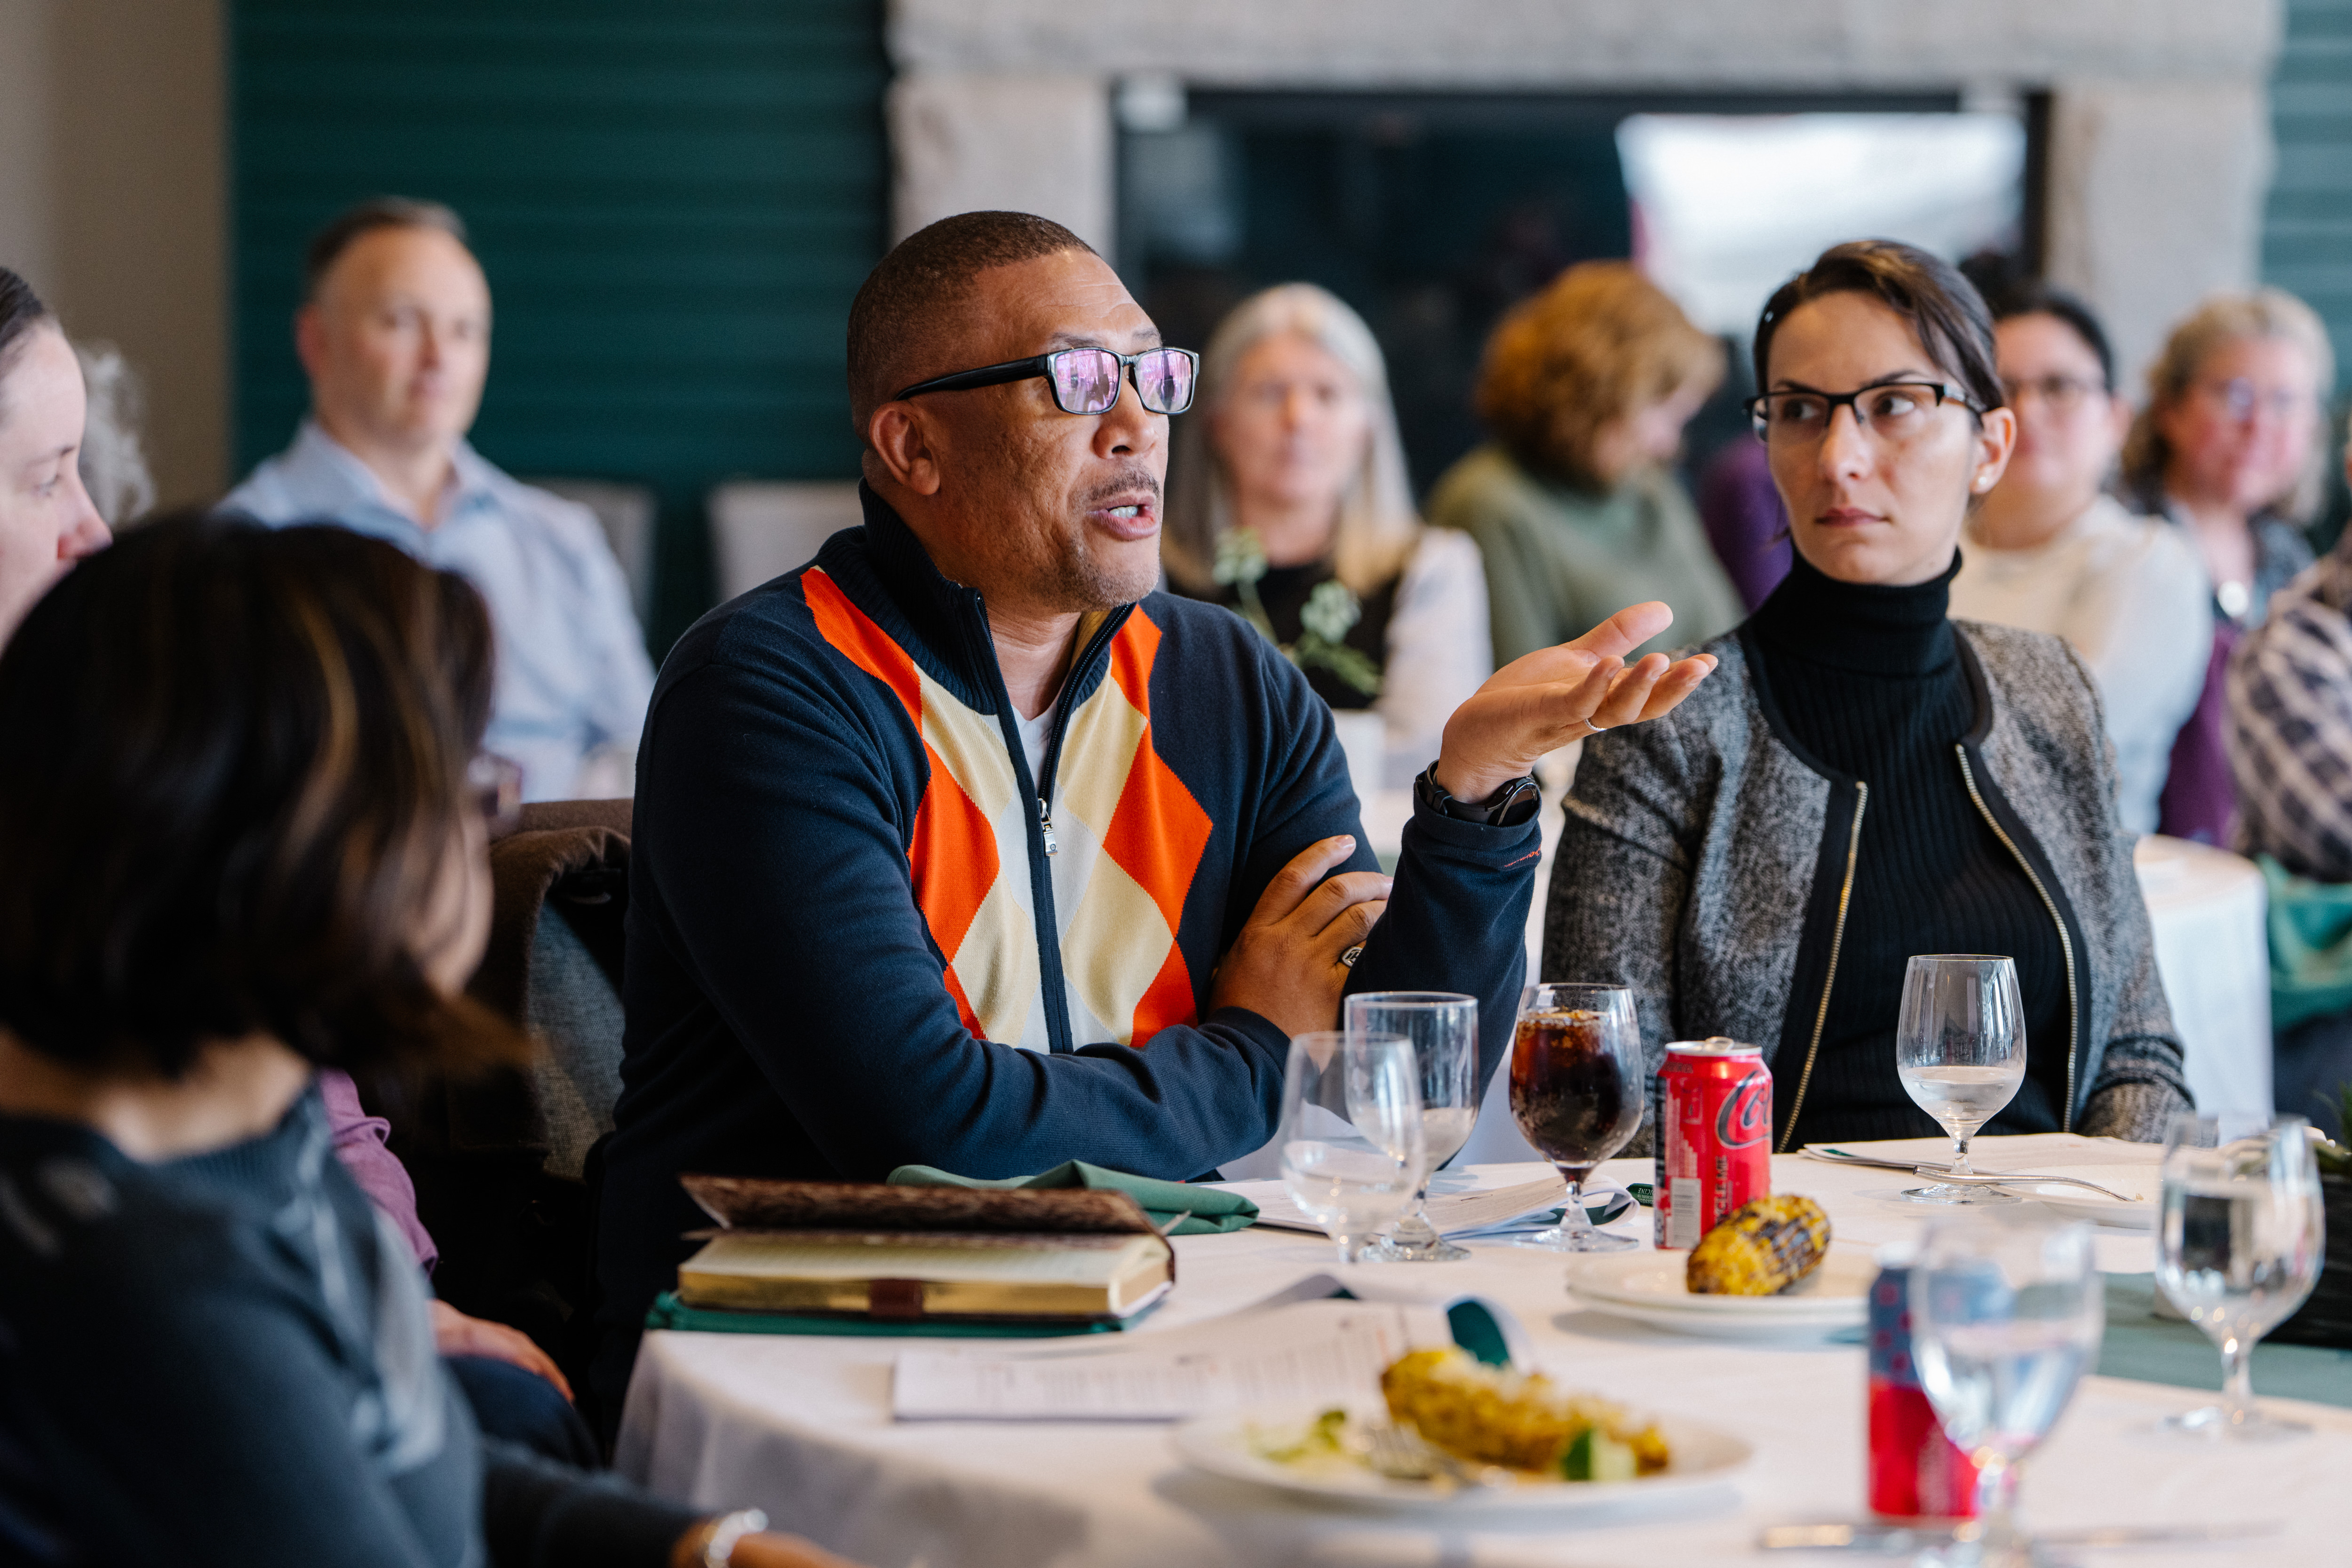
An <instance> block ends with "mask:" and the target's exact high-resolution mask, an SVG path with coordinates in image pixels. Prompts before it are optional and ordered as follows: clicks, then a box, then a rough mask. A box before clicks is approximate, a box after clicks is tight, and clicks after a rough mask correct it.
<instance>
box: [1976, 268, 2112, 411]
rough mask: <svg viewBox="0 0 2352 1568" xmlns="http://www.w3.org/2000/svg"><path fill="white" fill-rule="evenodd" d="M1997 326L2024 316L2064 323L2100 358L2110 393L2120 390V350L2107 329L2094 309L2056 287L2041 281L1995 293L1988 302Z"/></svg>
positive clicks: (2101, 372)
mask: <svg viewBox="0 0 2352 1568" xmlns="http://www.w3.org/2000/svg"><path fill="white" fill-rule="evenodd" d="M1987 303H1988V304H1989V305H1990V309H1991V310H1992V319H1993V321H1994V322H1995V324H1998V323H2000V322H2002V321H2014V320H2016V319H2017V318H2018V317H2020V316H2048V317H2050V318H2052V319H2053V320H2054V321H2063V322H2064V323H2065V324H2066V325H2067V327H2069V328H2070V329H2072V330H2073V331H2074V335H2075V336H2076V337H2078V338H2080V339H2082V340H2083V345H2084V347H2085V348H2087V349H2089V350H2090V351H2091V352H2092V353H2095V354H2096V355H2098V356H2099V382H2100V385H2101V387H2102V388H2103V389H2104V390H2105V391H2108V392H2113V391H2114V390H2115V389H2116V351H2115V349H2114V348H2113V347H2112V346H2110V345H2109V343H2108V342H2107V330H2106V329H2105V327H2103V326H2101V325H2099V318H2098V317H2097V316H2095V315H2094V314H2093V313H2092V311H2091V307H2090V306H2088V305H2086V304H2084V303H2083V301H2082V300H2080V299H2078V298H2076V297H2075V296H2074V295H2073V294H2070V293H2068V292H2067V291H2066V290H2065V289H2061V288H2059V287H2057V286H2056V285H2055V284H2051V283H2043V282H2041V281H2039V280H2036V281H2033V282H2027V283H2016V284H2012V285H2011V286H2010V287H2009V288H2007V289H2002V290H2000V292H1999V293H1997V294H1994V295H1993V296H1991V298H1990V300H1988V301H1987Z"/></svg>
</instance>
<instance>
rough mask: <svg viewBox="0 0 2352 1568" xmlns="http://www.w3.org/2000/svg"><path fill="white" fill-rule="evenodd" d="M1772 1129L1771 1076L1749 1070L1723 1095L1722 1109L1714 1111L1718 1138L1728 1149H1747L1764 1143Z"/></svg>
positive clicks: (1716, 1137)
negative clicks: (1749, 1146) (1751, 1144)
mask: <svg viewBox="0 0 2352 1568" xmlns="http://www.w3.org/2000/svg"><path fill="white" fill-rule="evenodd" d="M1771 1132H1772V1079H1771V1076H1770V1075H1769V1074H1768V1073H1761V1072H1752V1073H1749V1074H1748V1076H1747V1077H1746V1078H1743V1079H1740V1080H1739V1081H1738V1083H1737V1084H1734V1085H1733V1086H1732V1089H1731V1092H1730V1093H1729V1094H1727V1095H1725V1096H1724V1097H1723V1109H1722V1110H1718V1111H1717V1112H1716V1113H1715V1141H1716V1142H1717V1144H1718V1145H1720V1146H1721V1147H1723V1148H1726V1149H1744V1148H1746V1147H1747V1146H1748V1144H1750V1143H1760V1142H1763V1141H1764V1140H1765V1139H1766V1138H1768V1137H1769V1136H1770V1135H1771Z"/></svg>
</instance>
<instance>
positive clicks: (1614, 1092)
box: [1511, 984, 1649, 1252]
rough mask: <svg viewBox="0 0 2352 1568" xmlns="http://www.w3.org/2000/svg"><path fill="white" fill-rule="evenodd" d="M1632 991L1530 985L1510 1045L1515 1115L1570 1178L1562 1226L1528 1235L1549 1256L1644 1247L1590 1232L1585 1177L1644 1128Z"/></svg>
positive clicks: (1522, 1242)
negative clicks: (1585, 1195)
mask: <svg viewBox="0 0 2352 1568" xmlns="http://www.w3.org/2000/svg"><path fill="white" fill-rule="evenodd" d="M1648 1076H1649V1075H1648V1071H1647V1068H1646V1067H1645V1065H1644V1063H1643V1058H1642V1031H1641V1028H1640V1026H1638V1025H1637V1024H1635V1022H1634V1021H1633V992H1632V990H1630V989H1629V988H1627V987H1625V986H1622V985H1562V984H1542V985H1530V986H1528V989H1527V993H1526V994H1525V995H1523V996H1521V997H1520V999H1519V1022H1518V1030H1517V1035H1516V1037H1514V1038H1513V1040H1512V1042H1511V1117H1512V1120H1514V1121H1517V1123H1518V1124H1519V1131H1521V1132H1523V1133H1525V1134H1526V1135H1527V1140H1528V1142H1530V1143H1532V1144H1534V1145H1535V1146H1536V1152H1538V1153H1539V1154H1541V1155H1542V1156H1543V1157H1544V1158H1545V1159H1547V1160H1549V1161H1550V1162H1551V1163H1553V1164H1555V1165H1558V1166H1559V1173H1560V1174H1561V1175H1563V1176H1565V1177H1567V1178H1568V1207H1567V1208H1566V1209H1565V1210H1564V1211H1562V1213H1561V1215H1560V1222H1559V1224H1558V1225H1556V1226H1552V1227H1551V1228H1550V1229H1549V1230H1539V1231H1538V1232H1536V1233H1535V1234H1534V1235H1533V1236H1528V1237H1521V1238H1520V1239H1519V1242H1518V1245H1519V1246H1521V1247H1544V1248H1546V1249H1548V1250H1549V1251H1553V1252H1622V1251H1626V1250H1628V1249H1630V1248H1632V1247H1638V1246H1640V1245H1641V1243H1639V1242H1637V1241H1635V1240H1634V1239H1633V1237H1625V1236H1611V1235H1608V1234H1607V1233H1605V1232H1603V1231H1601V1230H1599V1229H1597V1228H1595V1227H1594V1226H1593V1224H1592V1220H1591V1216H1590V1215H1587V1214H1586V1213H1585V1212H1584V1178H1585V1177H1587V1176H1589V1175H1591V1173H1592V1170H1593V1167H1594V1166H1596V1165H1598V1164H1600V1163H1601V1161H1603V1160H1606V1159H1608V1158H1609V1157H1610V1156H1611V1155H1612V1154H1614V1153H1615V1152H1617V1151H1618V1150H1620V1149H1622V1148H1623V1147H1624V1146H1625V1144H1626V1142H1628V1141H1629V1140H1630V1139H1632V1137H1633V1134H1634V1133H1636V1132H1638V1131H1641V1128H1642V1104H1643V1100H1645V1099H1646V1098H1647V1097H1648V1093H1647V1091H1648Z"/></svg>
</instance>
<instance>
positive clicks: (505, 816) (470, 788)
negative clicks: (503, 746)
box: [466, 752, 522, 838]
mask: <svg viewBox="0 0 2352 1568" xmlns="http://www.w3.org/2000/svg"><path fill="white" fill-rule="evenodd" d="M466 792H467V794H468V795H471V796H473V800H474V809H475V810H477V811H478V812H480V813H481V814H482V821H483V822H484V824H486V825H487V826H488V828H489V830H490V837H493V838H497V837H501V836H503V835H505V834H508V833H511V832H513V831H514V829H515V825H516V824H518V823H520V821H521V820H522V768H521V765H520V764H519V763H515V762H514V761H512V760H511V759H509V758H507V757H502V756H499V754H498V753H497V752H475V753H474V760H473V761H472V762H470V763H467V764H466Z"/></svg>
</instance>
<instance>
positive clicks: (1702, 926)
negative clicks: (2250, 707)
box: [1543, 240, 2188, 1148]
mask: <svg viewBox="0 0 2352 1568" xmlns="http://www.w3.org/2000/svg"><path fill="white" fill-rule="evenodd" d="M1755 353H1756V368H1757V384H1759V386H1762V387H1763V388H1765V392H1764V394H1763V395H1761V396H1760V397H1759V398H1758V399H1756V400H1755V402H1754V404H1753V405H1751V407H1752V410H1753V412H1754V413H1755V416H1756V420H1757V425H1758V426H1759V433H1760V434H1761V435H1762V436H1763V437H1764V440H1765V446H1766V450H1767V453H1768V455H1769V459H1770V464H1771V469H1772V479H1773V482H1774V484H1775V485H1776V486H1777V487H1778V488H1779V489H1780V496H1781V500H1783V502H1785V503H1786V505H1787V507H1788V511H1789V517H1790V527H1791V531H1792V535H1793V542H1794V543H1795V546H1796V558H1795V561H1794V563H1793V565H1792V567H1791V570H1790V574H1789V576H1788V577H1787V578H1786V579H1785V580H1784V581H1783V582H1782V583H1781V584H1780V587H1779V588H1777V589H1775V590H1774V592H1773V594H1772V596H1771V597H1770V598H1769V599H1768V600H1766V601H1765V603H1764V605H1762V607H1761V608H1759V610H1758V611H1757V612H1756V614H1755V615H1754V616H1752V617H1750V618H1749V620H1748V623H1747V624H1746V625H1745V626H1742V627H1740V628H1739V630H1738V631H1737V632H1735V633H1733V634H1731V635H1730V636H1727V637H1722V638H1720V639H1718V640H1717V641H1716V642H1713V643H1710V644H1708V645H1707V647H1706V652H1709V653H1712V654H1715V655H1717V657H1718V658H1720V659H1721V661H1722V663H1721V667H1720V668H1719V669H1718V670H1717V676H1716V678H1715V679H1712V680H1710V681H1709V682H1707V684H1706V686H1705V687H1704V688H1702V689H1700V690H1699V691H1698V692H1697V693H1696V694H1695V695H1694V696H1693V697H1692V698H1691V699H1690V700H1688V701H1686V702H1685V704H1684V705H1683V707H1682V708H1681V709H1680V710H1677V711H1675V713H1674V714H1672V715H1670V716H1669V717H1668V718H1666V719H1665V720H1664V721H1660V722H1658V723H1655V724H1652V725H1649V726H1646V727H1644V728H1643V729H1640V730H1629V731H1625V732H1624V733H1622V734H1613V733H1612V734H1607V735H1603V736H1601V737H1600V738H1598V739H1594V740H1590V741H1587V742H1585V752H1584V760H1583V764H1582V767H1581V769H1580V772H1579V773H1578V776H1577V780H1576V786H1575V790H1574V793H1573V795H1572V796H1571V798H1570V800H1569V801H1568V803H1567V825H1566V829H1565V832H1564V834H1563V836H1562V837H1561V840H1560V846H1559V860H1558V864H1557V866H1556V867H1555V868H1554V872H1553V880H1552V886H1553V889H1554V890H1555V893H1556V894H1557V895H1558V896H1555V897H1554V898H1553V899H1552V900H1550V904H1549V910H1548V913H1547V916H1546V921H1547V926H1546V931H1545V942H1544V962H1543V973H1546V974H1559V975H1573V976H1575V977H1576V978H1578V979H1585V980H1614V981H1619V982H1622V983H1624V984H1630V985H1632V986H1633V990H1634V993H1635V999H1636V1004H1637V1007H1638V1010H1639V1013H1640V1016H1641V1019H1642V1026H1643V1037H1644V1040H1645V1043H1646V1044H1647V1046H1648V1048H1649V1052H1650V1067H1651V1070H1652V1073H1653V1075H1654V1073H1655V1071H1656V1069H1657V1068H1658V1067H1659V1066H1660V1065H1662V1063H1663V1061H1664V1045H1665V1042H1666V1041H1668V1040H1675V1039H1690V1038H1696V1037H1702V1036H1707V1035H1728V1036H1731V1037H1734V1038H1737V1039H1740V1040H1746V1041H1750V1042H1753V1043H1755V1044H1757V1045H1760V1046H1762V1047H1764V1049H1765V1051H1766V1053H1767V1055H1768V1058H1769V1060H1770V1061H1771V1064H1772V1070H1773V1077H1774V1080H1775V1083H1774V1094H1773V1099H1774V1112H1775V1118H1776V1124H1775V1133H1776V1147H1779V1148H1794V1147H1797V1146H1800V1145H1801V1144H1803V1143H1805V1142H1818V1141H1821V1140H1824V1139H1857V1138H1898V1137H1920V1136H1928V1135H1932V1134H1933V1133H1934V1131H1936V1124H1935V1123H1934V1122H1933V1121H1930V1120H1929V1119H1928V1118H1927V1115H1926V1113H1925V1112H1923V1111H1921V1110H1919V1109H1918V1108H1917V1107H1916V1105H1914V1104H1913V1103H1912V1100H1911V1098H1910V1096H1909V1095H1908V1094H1907V1093H1906V1092H1905V1090H1904V1089H1903V1086H1902V1083H1901V1081H1900V1079H1898V1078H1897V1077H1896V1073H1895V1019H1896V1016H1897V1013H1898V1011H1899V1007H1900V998H1901V990H1902V984H1903V973H1904V966H1905V963H1906V959H1907V958H1908V957H1909V956H1910V955H1912V954H1914V953H1922V952H1990V953H2006V954H2009V955H2011V956H2012V957H2013V958H2014V959H2015V960H2016V964H2017V972H2018V980H2019V984H2020V987H2021V992H2022V994H2023V1001H2024V1016H2025V1022H2026V1032H2027V1037H2028V1040H2029V1050H2028V1062H2027V1070H2026V1079H2025V1081H2024V1083H2023V1084H2022V1085H2021V1087H2020V1088H2019V1089H2018V1091H2017V1094H2016V1097H2015V1098H2014V1099H2012V1100H2011V1101H2010V1103H2009V1105H2008V1107H2007V1108H2006V1109H2005V1110H2002V1111H2001V1113H2000V1115H1999V1116H1998V1117H1996V1118H1995V1119H1994V1120H1993V1121H1992V1122H1991V1123H1990V1126H1989V1127H1988V1129H1987V1131H1993V1132H2032V1131H2060V1130H2071V1131H2078V1132H2087V1133H2105V1134H2112V1135H2117V1136H2122V1137H2127V1138H2136V1139H2143V1140H2146V1139H2154V1138H2157V1137H2159V1136H2161V1134H2162V1131H2163V1129H2164V1125H2165V1119H2166V1117H2167V1116H2168V1114H2169V1113H2170V1112H2171V1111H2173V1110H2179V1109H2181V1108H2183V1107H2185V1106H2186V1104H2187V1103H2188V1100H2187V1091H2186V1089H2184V1087H2183V1085H2182V1082H2181V1078H2180V1047H2179V1042H2178V1040H2177V1039H2176V1038H2175V1037H2174V1035H2173V1032H2172V1024H2171V1019H2170V1016H2169V1015H2168V1012H2167V1010H2166V1006H2165V1001H2164V993H2163V990H2162V988H2161V986H2160V985H2159V984H2158V981H2157V976H2156V965H2155V957H2154V952H2153V950H2152V947H2151V944H2150V939H2149V933H2148V923H2147V908H2146V906H2145V904H2144V903H2143V901H2142V900H2141V897H2140V892H2139V884H2138V882H2137V879H2136V878H2135V876H2134V874H2133V870H2132V864H2131V855H2130V850H2129V847H2128V840H2127V839H2126V838H2125V837H2123V835H2122V834H2121V833H2120V832H2119V831H2118V830H2117V819H2116V804H2115V775H2114V771H2113V769H2112V768H2111V767H2110V766H2109V765H2108V763H2107V761H2106V755H2107V751H2106V746H2105V743H2104V741H2103V738H2102V737H2101V735H2100V733H2099V728H2098V724H2099V719H2098V702H2097V699H2096V697H2095V694H2094V691H2093V689H2092V684H2091V679H2090V676H2089V674H2088V672H2087V671H2086V670H2085V669H2084V667H2083V664H2082V661H2081V660H2080V659H2079V658H2076V657H2075V656H2074V654H2072V653H2071V652H2069V651H2068V649H2067V648H2066V647H2065V645H2064V644H2063V643H2062V642H2060V641H2059V640H2058V639H2056V638H2054V637H2046V636H2043V635H2042V634H2039V633H2034V632H2025V631H2018V630H2013V629H2011V628H2007V627H2000V626H1983V625H1979V624H1975V623H1969V624H1965V625H1958V626H1956V625H1955V624H1954V623H1953V622H1952V621H1951V620H1950V619H1949V618H1948V613H1947V598H1948V588H1949V585H1950V583H1951V579H1952V575H1953V573H1954V571H1955V569H1956V566H1957V562H1956V559H1955V556H1956V553H1957V545H1958V541H1959V537H1960V531H1961V527H1962V524H1963V522H1964V521H1965V520H1966V519H1967V517H1968V514H1969V510H1970V509H1971V507H1972V506H1973V505H1974V504H1975V503H1976V502H1977V501H1978V500H1979V499H1980V498H1982V497H1983V496H1984V495H1985V494H1986V492H1988V491H1989V490H1990V489H1992V487H1993V486H1994V485H1995V484H1996V483H1997V482H1999V480H2000V477H2001V472H2002V469H2003V468H2004V467H2005V466H2006V465H2007V463H2008V461H2009V458H2010V456H2011V450H2012V448H2013V447H2014V445H2015V441H2016V417H2015V416H2014V415H2013V414H2012V413H2011V411H2010V410H2009V409H2008V408H2006V407H2005V406H2003V395H2002V390H2001V384H2000V377H1999V375H1998V374H1996V372H1995V369H1994V356H1993V342H1992V330H1991V322H1990V319H1989V317H1988V315H1987V312H1986V310H1985V307H1984V303H1983V301H1982V300H1979V298H1978V297H1977V293H1976V290H1975V289H1973V288H1971V287H1970V286H1969V283H1968V281H1967V280H1966V279H1963V278H1961V277H1960V275H1959V274H1958V272H1957V271H1955V270H1954V269H1953V268H1951V267H1949V266H1948V265H1947V264H1946V263H1944V262H1942V261H1939V260H1937V258H1934V257H1932V256H1929V255H1927V254H1926V253H1925V252H1923V251H1919V250H1916V249H1914V248H1912V247H1909V246H1904V245H1896V244H1893V243H1891V242H1887V241H1884V240H1866V241H1861V242H1857V243H1854V244H1850V245H1842V246H1838V247H1834V248H1832V249H1831V250H1829V251H1826V252H1824V253H1823V254H1822V257H1821V258H1820V259H1819V260H1817V261H1816V262H1815V263H1814V264H1813V266H1812V267H1811V268H1810V269H1809V270H1808V271H1806V272H1804V273H1802V274H1801V275H1800V276H1798V277H1797V278H1795V279H1791V280H1790V282H1789V283H1787V284H1785V285H1783V286H1782V287H1781V289H1780V291H1779V292H1778V293H1776V294H1774V295H1773V297H1772V299H1771V300H1770V302H1769V303H1768V304H1767V305H1766V306H1765V309H1764V314H1763V318H1762V320H1761V321H1760V322H1759V325H1758V327H1757V332H1756V345H1755Z"/></svg>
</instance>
